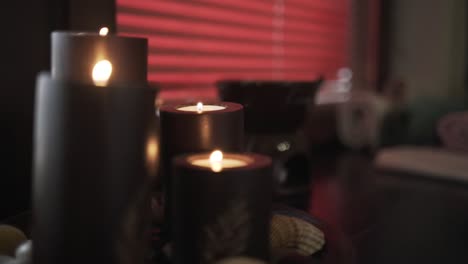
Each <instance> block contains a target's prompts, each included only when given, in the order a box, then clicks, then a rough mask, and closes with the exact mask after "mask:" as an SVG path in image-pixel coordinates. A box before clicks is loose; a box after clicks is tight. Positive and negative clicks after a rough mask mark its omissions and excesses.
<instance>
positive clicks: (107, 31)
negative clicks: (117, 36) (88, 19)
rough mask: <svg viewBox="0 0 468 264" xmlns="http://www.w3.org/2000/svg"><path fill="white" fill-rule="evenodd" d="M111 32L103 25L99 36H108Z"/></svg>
mask: <svg viewBox="0 0 468 264" xmlns="http://www.w3.org/2000/svg"><path fill="white" fill-rule="evenodd" d="M107 34H109V28H108V27H103V28H101V29H100V30H99V36H107Z"/></svg>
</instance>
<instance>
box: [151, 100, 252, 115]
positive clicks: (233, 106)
mask: <svg viewBox="0 0 468 264" xmlns="http://www.w3.org/2000/svg"><path fill="white" fill-rule="evenodd" d="M201 102H202V103H203V105H218V106H223V107H225V108H224V109H220V110H215V111H203V112H201V113H199V112H197V111H183V110H178V108H181V107H185V106H196V104H197V103H198V102H190V103H167V104H163V105H161V106H160V107H159V111H160V112H170V113H178V114H185V115H200V114H210V115H213V114H222V113H230V112H236V111H239V110H242V109H243V108H244V107H243V106H242V105H241V104H238V103H233V102H224V101H219V102H210V101H208V102H203V101H201Z"/></svg>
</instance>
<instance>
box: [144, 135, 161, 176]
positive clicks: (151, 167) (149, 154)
mask: <svg viewBox="0 0 468 264" xmlns="http://www.w3.org/2000/svg"><path fill="white" fill-rule="evenodd" d="M158 154H159V144H158V140H157V138H156V137H155V136H151V137H150V138H149V139H148V141H147V143H146V164H147V166H148V171H149V174H150V175H153V176H154V175H156V172H157V165H158Z"/></svg>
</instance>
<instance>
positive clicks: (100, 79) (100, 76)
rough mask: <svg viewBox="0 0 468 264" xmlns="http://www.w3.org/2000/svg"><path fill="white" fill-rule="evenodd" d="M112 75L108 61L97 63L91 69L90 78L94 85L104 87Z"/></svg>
mask: <svg viewBox="0 0 468 264" xmlns="http://www.w3.org/2000/svg"><path fill="white" fill-rule="evenodd" d="M111 74H112V63H110V61H108V60H101V61H98V62H97V63H96V64H95V65H94V68H93V72H92V77H93V81H94V84H95V85H97V86H105V85H106V84H107V81H109V78H110V76H111Z"/></svg>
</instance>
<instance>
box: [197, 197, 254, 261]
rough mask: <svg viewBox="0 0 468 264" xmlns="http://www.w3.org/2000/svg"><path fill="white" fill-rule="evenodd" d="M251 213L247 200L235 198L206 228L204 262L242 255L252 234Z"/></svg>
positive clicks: (203, 245)
mask: <svg viewBox="0 0 468 264" xmlns="http://www.w3.org/2000/svg"><path fill="white" fill-rule="evenodd" d="M250 229H251V228H250V215H249V212H248V208H247V203H246V202H245V201H239V200H234V201H233V202H232V203H231V204H230V205H229V206H228V207H227V208H226V210H225V211H223V212H222V213H221V214H220V215H218V217H216V218H215V221H214V222H213V223H212V224H210V225H208V226H206V227H205V228H204V233H203V235H204V237H203V240H202V241H203V243H202V245H201V247H202V248H201V251H202V263H214V262H216V261H218V260H220V259H224V258H226V257H232V256H239V255H242V254H243V253H244V251H245V249H246V246H247V242H248V239H249V235H250Z"/></svg>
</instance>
